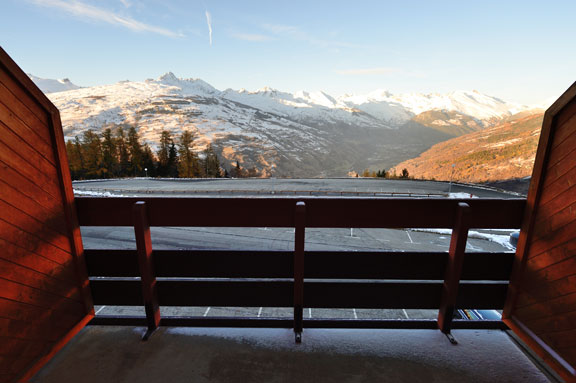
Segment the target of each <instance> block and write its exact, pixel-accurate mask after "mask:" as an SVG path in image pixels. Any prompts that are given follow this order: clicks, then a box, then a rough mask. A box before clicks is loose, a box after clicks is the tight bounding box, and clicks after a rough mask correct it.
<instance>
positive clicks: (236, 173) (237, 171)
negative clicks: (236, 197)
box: [230, 161, 244, 178]
mask: <svg viewBox="0 0 576 383" xmlns="http://www.w3.org/2000/svg"><path fill="white" fill-rule="evenodd" d="M230 177H232V178H242V177H244V170H242V168H241V167H240V163H239V162H238V161H236V166H234V167H233V168H232V169H231V170H230Z"/></svg>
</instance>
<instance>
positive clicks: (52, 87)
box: [28, 73, 80, 93]
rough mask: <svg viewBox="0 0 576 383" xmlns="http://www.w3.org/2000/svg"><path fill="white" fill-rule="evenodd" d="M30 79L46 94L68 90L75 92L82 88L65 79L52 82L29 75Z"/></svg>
mask: <svg viewBox="0 0 576 383" xmlns="http://www.w3.org/2000/svg"><path fill="white" fill-rule="evenodd" d="M28 77H30V78H31V79H32V81H34V84H36V85H37V86H38V88H40V90H41V91H42V92H44V93H54V92H64V91H67V90H74V89H78V88H80V87H79V86H78V85H76V84H73V83H72V82H71V81H70V80H69V79H67V78H64V79H61V80H52V79H46V78H40V77H36V76H34V75H31V74H29V73H28Z"/></svg>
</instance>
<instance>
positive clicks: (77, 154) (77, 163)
mask: <svg viewBox="0 0 576 383" xmlns="http://www.w3.org/2000/svg"><path fill="white" fill-rule="evenodd" d="M66 154H67V155H68V165H69V167H70V176H71V177H72V179H73V180H78V179H82V178H84V164H83V160H82V145H81V144H80V140H79V139H78V136H76V137H74V142H72V140H70V141H67V142H66Z"/></svg>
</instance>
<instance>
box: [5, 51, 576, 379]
mask: <svg viewBox="0 0 576 383" xmlns="http://www.w3.org/2000/svg"><path fill="white" fill-rule="evenodd" d="M0 132H1V134H0V165H1V166H0V170H1V171H2V177H0V185H1V187H0V229H1V231H0V244H1V246H2V253H1V255H0V262H1V264H0V266H1V269H0V272H1V274H0V324H1V326H0V344H2V349H1V351H0V382H14V381H30V380H32V381H37V382H40V381H41V382H50V381H87V382H88V381H108V380H111V381H121V382H131V381H136V380H138V381H146V379H147V380H148V381H158V380H169V381H184V380H187V381H190V380H193V381H220V382H232V381H242V380H247V381H294V380H299V381H327V380H330V381H333V380H338V381H340V380H343V381H381V380H383V381H411V382H413V381H422V382H423V381H459V382H460V381H471V382H472V381H473V382H482V381H534V382H541V381H546V379H549V378H550V379H555V378H553V377H552V375H550V376H546V375H543V374H542V373H541V372H540V371H539V370H538V369H537V368H536V367H535V366H534V365H533V364H532V362H531V359H529V358H528V357H527V356H526V355H525V354H524V353H522V352H521V351H520V350H519V349H518V348H517V347H516V346H515V343H514V342H513V341H512V340H510V338H508V336H507V335H506V333H504V332H502V331H501V329H506V330H507V331H511V332H513V333H514V334H517V337H518V338H519V339H522V341H523V342H524V343H525V345H526V346H527V348H528V349H530V350H532V351H531V352H533V353H534V354H535V355H537V356H538V357H539V358H541V361H542V362H543V363H545V364H546V365H548V366H550V367H551V368H552V369H553V370H554V371H556V373H557V374H558V376H559V379H564V380H566V381H569V382H574V381H576V380H575V379H576V370H575V366H576V336H575V331H576V326H575V323H576V320H575V318H576V316H575V313H576V311H575V309H574V307H576V305H575V303H576V283H575V280H574V277H575V275H576V266H575V265H576V263H575V259H576V256H575V250H574V249H575V246H574V245H575V244H576V237H575V236H574V233H575V232H576V226H575V225H576V214H575V212H576V208H575V207H576V200H575V196H576V193H575V191H574V183H575V178H574V177H575V174H576V173H575V171H576V155H574V154H575V153H574V151H575V150H576V149H575V148H576V85H573V86H572V87H571V88H570V89H569V90H568V91H567V92H566V93H565V94H564V95H563V96H562V97H561V98H560V99H559V100H558V101H557V102H556V103H555V104H554V105H553V106H552V107H551V108H550V109H549V110H548V112H547V114H546V117H545V120H544V126H543V130H542V137H541V140H540V145H539V149H538V154H537V158H536V165H535V169H534V174H533V177H532V183H531V187H530V192H529V194H528V198H527V199H526V200H524V199H506V200H501V199H482V198H479V199H463V200H457V199H456V200H448V199H438V198H341V197H336V198H281V199H275V198H91V197H82V198H74V195H73V191H72V184H71V181H70V175H69V171H68V165H67V159H66V155H65V150H64V137H63V133H62V129H61V124H60V119H59V113H58V110H57V109H56V108H55V107H54V106H53V105H52V104H51V103H50V101H49V100H48V99H47V98H46V97H45V96H44V95H43V94H42V92H40V91H39V90H38V89H37V88H36V87H35V86H34V84H33V83H32V82H31V80H30V79H29V78H28V77H27V76H26V74H24V72H22V71H21V70H20V68H18V66H17V65H16V64H15V63H14V62H13V61H12V60H11V59H10V57H8V55H7V54H6V53H5V52H4V51H3V50H1V49H0ZM80 226H114V227H116V226H124V227H132V228H133V229H134V233H135V237H136V244H137V247H136V250H121V249H117V250H114V249H106V250H97V249H92V250H84V248H83V245H82V235H81V232H80ZM165 226H171V227H198V226H202V227H206V226H208V227H283V228H293V229H294V249H293V250H291V251H247V250H246V249H242V248H239V249H236V250H230V251H221V250H210V249H206V250H202V251H198V250H161V251H160V250H155V249H154V248H153V246H152V241H151V236H150V227H165ZM356 227H358V228H444V229H452V235H451V241H450V247H449V251H447V252H404V253H398V252H383V251H375V252H349V251H309V250H307V249H306V241H305V238H306V230H307V229H309V228H356ZM478 228H480V229H481V228H491V229H504V228H511V229H516V228H520V229H521V234H520V239H519V243H518V249H517V251H516V253H515V254H510V253H468V252H466V243H467V237H468V232H469V230H470V229H478ZM95 304H96V305H114V306H123V305H128V306H133V305H142V306H143V307H144V308H145V313H146V315H145V316H141V317H116V316H95V312H94V305H95ZM171 306H172V307H182V306H233V307H284V308H291V311H292V314H293V315H292V317H291V318H290V319H286V318H261V317H251V318H220V317H203V316H202V317H201V316H189V317H170V316H169V315H164V314H163V313H162V310H163V308H164V307H171ZM305 308H376V309H385V308H404V309H410V308H421V309H435V310H437V311H438V315H437V319H435V320H356V319H350V320H343V319H315V318H311V319H310V318H305V316H304V309H305ZM458 308H475V309H483V308H486V309H502V310H503V320H502V321H458V320H453V318H454V312H455V310H456V309H458ZM135 329H136V330H135ZM141 338H142V339H143V340H144V341H141ZM518 338H517V339H518ZM66 345H67V346H66ZM59 351H60V352H59ZM47 363H48V364H47ZM43 366H46V367H45V368H44V369H42V367H43Z"/></svg>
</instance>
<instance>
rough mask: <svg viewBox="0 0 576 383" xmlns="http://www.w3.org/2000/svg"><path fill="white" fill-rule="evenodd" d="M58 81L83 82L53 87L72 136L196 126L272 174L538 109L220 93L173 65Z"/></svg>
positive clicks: (307, 171)
mask: <svg viewBox="0 0 576 383" xmlns="http://www.w3.org/2000/svg"><path fill="white" fill-rule="evenodd" d="M32 78H33V80H34V79H36V80H35V81H38V83H39V84H41V85H42V86H44V85H43V84H49V83H48V82H45V81H47V80H44V79H38V78H37V77H32ZM51 81H52V82H51V84H52V85H58V86H59V87H60V88H58V89H62V87H63V86H64V85H65V86H68V87H75V88H77V89H72V90H67V91H63V90H58V91H57V92H51V93H49V97H50V99H51V100H52V101H53V102H54V104H55V105H56V106H57V107H58V109H59V110H60V114H61V117H62V123H63V128H64V134H65V136H66V138H67V139H73V138H74V137H75V136H78V137H79V138H81V137H82V134H83V133H84V132H86V131H87V130H94V131H95V132H96V133H101V132H102V131H103V130H104V129H106V128H111V129H113V130H115V129H116V128H117V127H124V128H127V127H129V126H135V127H137V128H138V132H139V134H140V136H141V138H142V139H143V140H144V141H145V142H146V143H148V144H149V145H150V146H151V147H152V148H153V149H154V148H155V147H156V146H157V144H158V142H159V139H160V134H161V131H162V130H163V129H165V130H168V131H169V132H170V133H171V134H172V136H173V137H174V138H175V139H177V137H178V136H179V135H180V134H181V132H182V131H183V130H185V129H187V130H191V131H192V132H193V133H195V135H196V150H198V151H199V152H200V151H202V150H203V149H204V148H205V147H206V146H207V145H208V143H212V144H213V146H214V149H215V150H216V152H217V154H218V155H219V156H220V158H221V159H222V161H223V163H224V164H225V166H227V167H228V168H230V167H231V166H233V165H235V164H236V162H238V163H239V164H240V165H241V166H242V167H244V168H247V169H248V168H254V169H255V170H257V172H258V173H259V174H260V175H263V176H285V177H331V176H337V177H339V176H346V175H347V174H348V173H349V172H351V171H362V170H363V169H366V168H370V169H384V168H389V167H391V166H393V165H394V164H397V163H399V162H402V161H404V160H407V159H410V158H414V157H416V156H418V155H419V154H420V153H422V152H423V151H425V150H427V149H428V148H430V146H432V145H434V144H436V143H438V142H441V141H444V140H446V139H449V138H451V137H454V136H456V135H459V134H463V133H466V132H467V131H468V130H470V129H472V130H482V129H485V128H487V127H491V126H494V124H495V123H498V122H500V121H503V120H505V119H507V118H509V117H510V116H512V115H513V114H514V113H516V112H517V111H524V110H528V109H529V108H528V107H526V106H521V105H518V104H514V103H509V102H505V101H503V100H501V99H498V98H496V97H492V96H487V95H483V94H481V93H478V92H475V91H472V92H464V91H459V92H452V93H449V94H408V95H393V94H392V93H390V92H388V91H383V90H379V91H375V92H372V93H369V94H367V95H345V96H340V97H333V96H331V95H329V94H327V93H325V92H321V91H319V92H305V91H300V92H295V93H289V92H283V91H281V90H276V89H272V88H263V89H260V90H258V91H254V92H251V91H246V90H239V91H236V90H232V89H227V90H224V91H220V90H218V89H216V88H214V87H213V86H211V85H210V84H208V83H207V82H205V81H203V80H201V79H182V78H178V77H177V76H176V75H175V74H174V73H172V72H168V73H166V74H164V75H162V76H160V77H159V78H157V79H149V80H145V81H139V82H137V81H122V82H118V83H116V84H111V85H103V86H95V87H87V88H78V87H77V86H76V85H74V84H72V83H70V82H69V81H59V80H51ZM44 89H47V90H50V91H56V90H57V89H54V88H51V89H48V88H46V87H45V88H44ZM47 90H45V91H47ZM435 108H438V109H435ZM430 111H432V112H430ZM428 112H430V113H428ZM426 113H428V114H430V116H427V115H426ZM426 116H427V117H426ZM430 118H432V120H430ZM458 124H460V125H458ZM467 129H468V130H467Z"/></svg>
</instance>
